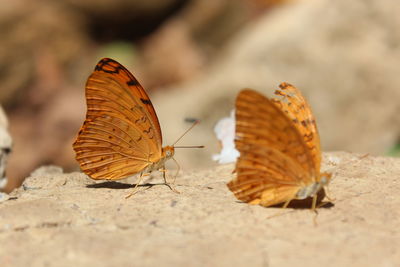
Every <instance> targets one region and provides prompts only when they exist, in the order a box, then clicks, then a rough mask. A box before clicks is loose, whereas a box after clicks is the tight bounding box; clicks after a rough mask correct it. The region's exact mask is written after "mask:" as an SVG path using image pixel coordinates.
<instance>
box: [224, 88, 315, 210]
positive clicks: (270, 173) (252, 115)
mask: <svg viewBox="0 0 400 267" xmlns="http://www.w3.org/2000/svg"><path fill="white" fill-rule="evenodd" d="M235 145H236V148H237V149H238V150H239V152H240V157H239V159H238V161H237V165H236V172H237V178H236V179H234V180H233V181H232V182H230V183H229V184H228V187H229V188H230V189H231V190H232V191H233V192H234V193H235V195H236V196H237V197H238V198H239V199H240V200H243V201H245V202H250V203H254V204H262V205H265V206H270V205H274V204H278V203H281V202H283V201H287V200H288V199H293V198H295V195H296V192H297V191H298V190H299V188H301V187H302V186H304V185H306V184H310V183H312V182H314V179H315V176H314V175H313V174H314V173H316V172H317V171H316V166H315V165H314V162H313V160H312V155H311V153H310V151H309V148H308V146H307V144H306V143H305V142H304V139H303V136H302V135H301V133H300V132H299V131H298V130H297V128H296V126H295V125H294V124H293V122H292V120H291V118H290V117H289V116H287V115H286V114H285V112H284V111H282V110H281V109H280V108H279V107H278V106H277V105H276V104H275V103H274V102H273V101H271V100H269V99H268V98H266V97H264V96H263V95H261V94H259V93H258V92H256V91H253V90H249V89H246V90H243V91H241V92H240V93H239V95H238V97H237V99H236V140H235ZM318 171H319V170H318Z"/></svg>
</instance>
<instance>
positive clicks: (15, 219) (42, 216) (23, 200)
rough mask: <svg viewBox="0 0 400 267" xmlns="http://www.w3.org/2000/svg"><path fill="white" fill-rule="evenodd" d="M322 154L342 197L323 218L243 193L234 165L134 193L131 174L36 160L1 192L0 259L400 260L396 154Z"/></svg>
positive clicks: (334, 190)
mask: <svg viewBox="0 0 400 267" xmlns="http://www.w3.org/2000/svg"><path fill="white" fill-rule="evenodd" d="M325 162H326V164H325V166H324V169H325V170H331V171H333V172H334V178H333V180H332V183H331V186H330V188H329V189H330V191H331V192H330V193H331V196H332V197H334V198H335V199H336V200H335V201H334V204H333V205H332V206H330V207H328V206H327V207H326V208H320V209H319V214H318V216H317V218H316V221H317V225H314V223H313V219H314V214H313V213H312V212H310V211H309V210H304V209H286V210H284V211H283V212H282V210H281V209H276V208H263V207H260V206H251V205H247V204H243V203H240V202H238V201H237V200H236V199H235V198H234V196H233V195H232V194H231V192H230V191H229V190H228V189H227V187H226V186H225V184H226V182H227V181H229V180H230V179H231V178H232V175H233V174H232V173H231V172H232V168H233V165H225V166H220V167H217V168H215V169H209V170H199V171H186V172H183V173H182V174H181V175H180V176H178V178H177V182H176V189H178V190H179V191H180V192H181V193H180V194H176V193H174V192H172V191H171V190H170V189H169V188H168V187H166V186H165V185H154V186H151V187H150V186H142V187H141V191H139V193H137V194H136V195H134V196H133V197H131V198H130V199H125V198H124V196H125V195H127V194H128V193H129V192H131V190H132V188H131V185H130V184H129V183H125V182H126V181H124V182H94V181H93V180H90V179H88V178H87V177H86V176H85V175H83V174H81V173H62V170H61V169H59V168H57V167H44V168H40V169H38V170H36V171H35V172H34V173H32V175H31V176H30V177H29V178H28V179H27V180H26V181H25V183H24V185H23V187H22V188H20V189H18V190H16V191H14V193H12V194H11V195H10V199H9V200H8V201H3V202H0V244H1V250H0V266H396V264H397V266H398V263H399V262H400V250H399V247H400V233H399V229H400V212H399V209H398V207H399V205H400V197H399V192H400V182H399V179H400V177H399V174H400V159H395V158H383V157H371V156H364V157H363V156H362V155H358V154H349V153H344V152H343V153H341V152H340V153H339V152H338V153H327V154H325ZM161 181H162V179H161V177H160V176H158V175H155V177H154V178H152V179H151V180H150V181H147V182H148V183H149V184H156V183H159V182H161ZM129 182H131V181H129ZM277 213H281V214H280V215H279V216H275V217H273V218H268V217H269V216H271V215H274V214H277Z"/></svg>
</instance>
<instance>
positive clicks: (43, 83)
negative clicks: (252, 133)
mask: <svg viewBox="0 0 400 267" xmlns="http://www.w3.org/2000/svg"><path fill="white" fill-rule="evenodd" d="M399 9H400V6H399V4H398V1H397V0H381V1H373V0H354V1H345V0H336V1H330V0H307V1H306V0H96V1H94V0H86V1H80V0H79V1H78V0H58V1H52V0H37V1H32V0H13V1H3V3H2V5H1V6H0V33H1V42H0V103H1V105H2V106H3V108H4V110H5V112H6V115H7V117H8V121H9V126H8V131H9V132H10V134H11V136H12V138H13V146H12V152H11V154H10V157H9V160H8V165H7V172H6V173H7V177H8V179H9V183H8V185H7V187H6V188H5V191H8V192H9V191H10V190H12V189H13V188H15V187H16V186H19V185H20V184H21V182H22V181H23V179H24V178H25V177H26V176H28V175H29V173H30V172H32V171H33V170H34V169H35V168H37V167H39V166H41V165H45V164H56V165H59V166H62V167H63V168H64V170H65V171H67V172H68V171H74V170H79V167H78V165H77V163H76V162H75V160H74V152H73V150H72V143H73V141H74V139H75V137H76V135H77V133H78V130H79V128H80V126H81V124H82V122H83V120H84V117H85V112H86V106H85V99H84V85H85V82H86V79H87V77H88V76H89V75H90V73H91V72H92V71H93V69H94V66H95V65H96V63H97V62H98V61H99V60H100V59H101V58H103V57H111V58H113V59H116V60H117V61H119V62H120V63H122V64H123V65H125V67H127V68H128V69H129V70H130V71H131V72H132V73H133V74H134V75H135V76H136V78H137V79H138V80H139V81H140V82H141V84H142V85H143V86H144V88H145V89H146V90H147V91H148V92H149V95H150V97H151V99H152V102H153V104H154V106H155V109H156V111H157V114H158V116H159V120H160V123H161V127H162V130H163V136H164V142H165V144H164V145H167V144H171V143H172V142H174V141H175V139H176V138H177V137H178V136H180V135H181V134H182V133H183V132H184V130H185V129H186V128H187V127H189V126H190V123H189V122H188V121H190V120H191V119H200V120H201V124H200V125H198V126H196V127H195V128H194V129H193V130H192V131H191V132H190V133H188V134H187V135H186V136H185V137H184V139H183V140H182V141H181V142H180V145H200V144H201V145H206V148H205V149H201V150H200V149H197V150H191V149H186V150H183V149H182V150H179V151H177V152H176V159H177V160H178V161H179V163H180V165H181V166H182V168H184V169H193V168H205V167H209V166H212V164H215V163H213V162H212V161H211V155H212V154H213V153H217V152H218V150H219V146H218V141H217V140H216V138H215V136H214V133H213V127H214V125H215V123H216V122H217V121H218V120H219V119H220V118H222V117H225V116H228V115H229V113H230V111H231V110H232V109H233V107H234V99H235V96H236V94H237V92H238V91H239V90H240V89H242V88H245V87H250V88H253V89H256V90H259V91H261V92H263V93H265V94H267V95H271V94H272V92H273V91H274V90H275V89H276V88H277V86H278V84H279V83H281V82H282V81H287V82H289V83H292V84H294V85H295V86H296V87H298V88H299V89H300V90H301V91H302V92H303V93H304V94H305V96H306V98H307V99H308V100H309V102H310V104H311V106H312V108H313V111H314V113H315V115H316V118H317V123H318V127H319V129H320V134H321V141H322V146H323V150H324V151H332V150H346V151H353V152H363V153H370V154H372V155H391V156H396V155H399V150H400V149H399V143H400V116H399V112H400V88H399V87H400V86H399V84H400V75H399V74H400V30H399V29H400V16H399V15H398V13H399V11H400V10H399Z"/></svg>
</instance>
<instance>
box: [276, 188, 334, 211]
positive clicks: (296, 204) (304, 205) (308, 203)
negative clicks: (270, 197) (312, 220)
mask: <svg viewBox="0 0 400 267" xmlns="http://www.w3.org/2000/svg"><path fill="white" fill-rule="evenodd" d="M325 197H326V192H325V190H324V189H321V190H320V191H319V192H318V194H317V209H318V208H324V209H329V208H332V207H334V206H335V204H334V203H332V202H331V201H329V200H328V201H323V199H324V198H325ZM312 201H313V199H312V197H308V198H306V199H294V200H292V201H290V203H289V205H288V206H287V208H291V209H310V208H311V207H312ZM282 205H283V204H277V205H274V206H271V207H272V208H282Z"/></svg>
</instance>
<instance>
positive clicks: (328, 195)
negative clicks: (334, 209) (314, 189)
mask: <svg viewBox="0 0 400 267" xmlns="http://www.w3.org/2000/svg"><path fill="white" fill-rule="evenodd" d="M325 189H326V190H325V196H326V198H327V199H328V200H329V201H330V202H334V201H335V200H336V199H335V198H332V197H330V196H331V192H330V191H329V186H328V185H327V186H325Z"/></svg>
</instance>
